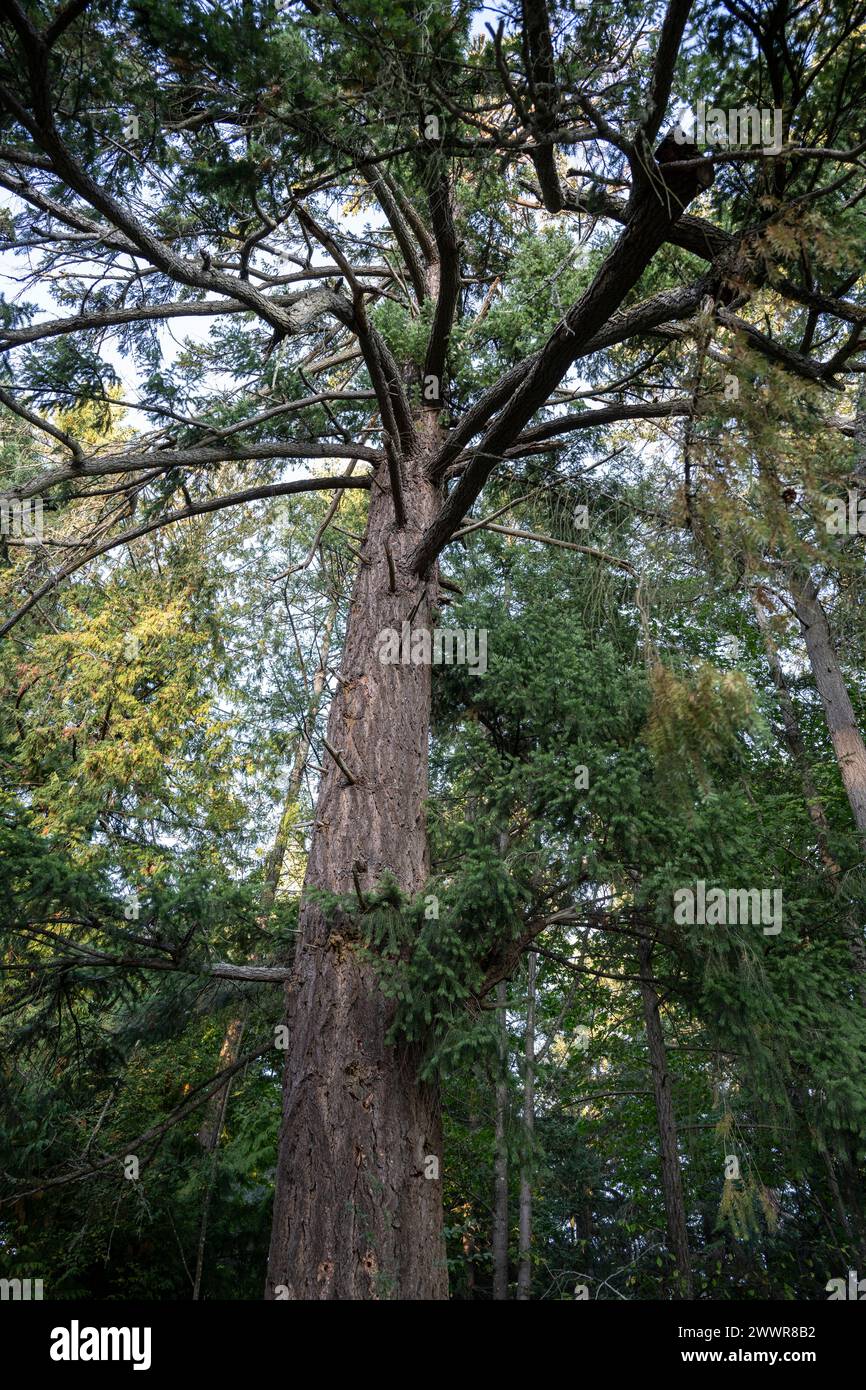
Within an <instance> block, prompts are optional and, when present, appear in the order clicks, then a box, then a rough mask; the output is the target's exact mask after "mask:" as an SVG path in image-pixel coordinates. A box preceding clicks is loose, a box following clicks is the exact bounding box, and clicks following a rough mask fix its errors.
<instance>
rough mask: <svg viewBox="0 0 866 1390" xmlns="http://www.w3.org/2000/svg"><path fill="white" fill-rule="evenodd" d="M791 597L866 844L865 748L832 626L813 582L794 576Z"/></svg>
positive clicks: (846, 787)
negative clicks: (831, 631) (840, 663)
mask: <svg viewBox="0 0 866 1390" xmlns="http://www.w3.org/2000/svg"><path fill="white" fill-rule="evenodd" d="M791 596H792V598H793V600H794V606H795V608H796V610H797V617H798V618H799V619H800V622H801V623H802V625H803V635H804V637H805V639H806V650H807V651H808V653H809V663H810V665H811V667H812V674H813V675H814V677H815V685H816V686H817V687H818V694H819V695H820V696H821V703H822V704H823V706H824V713H825V714H826V716H827V727H828V729H829V730H830V738H831V740H832V743H833V748H834V750H835V753H836V761H837V762H838V764H839V772H840V773H841V776H842V781H843V783H844V785H845V791H846V793H847V795H848V800H849V802H850V804H851V810H852V812H853V813H854V823H855V825H856V826H857V829H858V831H859V833H860V837H861V839H862V840H863V841H864V843H866V745H864V743H863V735H862V734H861V733H860V730H859V729H858V727H857V721H856V719H855V718H854V707H853V705H852V704H851V700H850V697H849V695H848V690H847V688H846V685H845V679H844V677H843V675H842V670H841V667H840V666H839V661H838V658H837V656H836V651H835V648H834V646H833V638H832V635H831V633H830V624H829V622H828V621H827V614H826V613H825V612H824V605H823V604H822V603H821V600H820V599H819V597H818V590H817V588H816V586H815V584H814V582H813V580H812V579H811V578H809V577H808V576H805V577H804V576H802V575H792V577H791Z"/></svg>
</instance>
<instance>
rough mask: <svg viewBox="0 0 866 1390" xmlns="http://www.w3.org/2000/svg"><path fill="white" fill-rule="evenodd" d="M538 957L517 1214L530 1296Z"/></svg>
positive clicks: (529, 1016) (520, 1281)
mask: <svg viewBox="0 0 866 1390" xmlns="http://www.w3.org/2000/svg"><path fill="white" fill-rule="evenodd" d="M537 969H538V957H537V956H536V954H535V952H534V951H530V952H529V960H528V980H527V987H526V1037H525V1042H524V1058H523V1147H522V1161H521V1164H520V1208H519V1215H518V1229H519V1243H520V1262H519V1264H518V1266H517V1297H518V1299H520V1300H521V1301H525V1300H526V1299H528V1298H529V1290H530V1286H531V1284H532V1146H533V1141H534V1138H535V979H536V972H537Z"/></svg>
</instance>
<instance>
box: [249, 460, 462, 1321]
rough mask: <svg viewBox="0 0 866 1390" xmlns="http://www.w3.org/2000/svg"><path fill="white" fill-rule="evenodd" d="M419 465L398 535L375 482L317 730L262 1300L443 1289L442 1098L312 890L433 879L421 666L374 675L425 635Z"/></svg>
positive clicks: (432, 498) (433, 501) (336, 917)
mask: <svg viewBox="0 0 866 1390" xmlns="http://www.w3.org/2000/svg"><path fill="white" fill-rule="evenodd" d="M421 464H422V460H421V457H420V456H418V457H416V458H414V459H412V460H408V461H404V464H403V470H404V479H403V481H404V484H405V488H406V496H407V497H408V498H410V499H411V506H410V516H409V518H408V520H407V523H406V525H405V527H403V528H402V529H398V528H397V526H396V525H395V521H394V503H393V500H392V497H391V492H390V488H389V486H388V483H387V480H386V479H385V478H383V477H381V476H378V475H377V476H376V478H375V479H374V483H373V487H372V489H371V493H370V511H369V518H368V523H367V531H366V535H365V540H364V546H363V559H362V563H361V565H360V567H359V572H358V576H357V579H356V582H355V589H354V593H353V596H352V603H351V607H350V614H349V621H348V628H347V632H346V639H345V645H344V650H343V662H342V671H341V676H340V681H339V690H338V692H337V694H336V696H335V698H334V700H333V703H332V705H331V711H330V717H329V721H328V736H327V741H328V744H329V746H330V749H333V750H335V752H336V753H337V755H338V757H339V760H340V763H341V764H342V767H341V766H340V765H339V764H338V763H337V762H336V761H335V759H334V757H333V755H332V754H330V753H326V755H325V756H326V758H327V760H328V762H327V767H326V770H325V773H324V775H323V776H322V779H321V783H320V787H319V795H318V802H317V807H316V815H315V825H314V829H313V834H312V841H311V848H310V857H309V861H308V865H307V876H306V882H305V892H304V902H303V905H302V909H301V915H300V923H299V936H298V944H297V949H296V954H295V964H294V972H293V978H292V980H291V981H290V983H289V986H288V987H287V999H286V1005H287V1008H286V1015H287V1024H288V1030H289V1048H288V1052H287V1055H286V1065H285V1074H284V1086H283V1122H282V1129H281V1135H280V1145H279V1155H278V1161H277V1174H276V1192H275V1198H274V1219H273V1230H272V1236H271V1250H270V1258H269V1268H268V1277H267V1286H266V1297H268V1298H275V1297H277V1298H284V1297H288V1298H293V1299H382V1298H397V1299H425V1298H430V1299H441V1298H445V1297H447V1288H448V1281H447V1272H446V1265H445V1252H444V1243H443V1221H442V1191H441V1184H440V1181H439V1179H438V1177H427V1176H425V1166H426V1165H425V1157H426V1156H428V1155H429V1156H435V1157H436V1158H437V1159H439V1160H440V1162H441V1155H442V1133H441V1116H440V1107H439V1097H438V1091H437V1089H436V1087H435V1086H433V1085H432V1084H423V1083H421V1082H419V1081H418V1079H417V1066H418V1061H419V1051H418V1048H417V1046H415V1045H407V1044H402V1043H398V1044H397V1045H395V1046H388V1045H387V1044H386V1041H385V1039H386V1035H387V1033H388V1030H389V1026H390V1024H391V1022H392V1019H393V1006H392V1005H391V1004H390V1003H389V1001H388V1000H387V999H386V998H385V996H384V994H383V993H382V990H381V988H380V986H379V980H378V976H377V972H376V969H375V965H374V964H373V963H371V962H370V961H369V960H368V959H365V957H364V954H363V953H362V952H360V951H359V950H358V949H356V942H355V939H354V938H355V936H356V926H355V924H354V923H353V920H352V918H351V916H349V915H348V914H343V915H340V914H333V913H330V914H329V913H326V912H325V911H324V910H323V907H322V905H321V903H320V902H317V901H316V900H314V899H311V898H310V896H309V891H308V890H309V889H311V888H312V889H317V890H325V891H327V892H329V893H332V894H340V895H348V894H351V893H352V891H353V882H354V879H353V870H354V873H355V874H356V875H357V877H358V880H359V882H363V883H365V884H366V885H368V886H373V885H375V884H376V883H377V882H378V881H379V880H380V879H381V877H382V875H383V874H384V873H385V872H386V871H390V873H391V874H393V875H394V877H395V878H396V880H397V882H398V883H399V885H400V887H401V889H402V890H403V892H404V893H407V894H415V893H417V892H419V891H420V889H421V888H422V887H423V885H424V883H425V881H426V879H427V876H428V856H427V836H426V827H425V819H424V803H425V798H426V795H427V740H428V733H429V722H430V691H431V675H430V667H429V665H427V664H419V665H383V664H382V662H381V660H380V644H379V642H377V635H378V634H380V633H381V632H383V630H385V629H387V628H391V629H396V631H397V632H398V633H400V631H401V625H402V623H403V622H404V621H406V620H407V619H409V618H410V617H411V618H412V620H413V622H414V624H415V626H416V627H421V626H428V627H429V626H430V618H431V611H432V610H431V597H432V598H433V599H435V596H436V581H435V579H433V580H429V581H427V582H426V583H425V582H424V581H421V580H419V579H418V578H417V577H416V576H415V575H413V574H412V573H411V572H410V570H409V569H408V566H407V565H406V564H405V558H406V556H407V555H408V554H409V552H410V551H411V549H412V547H413V546H414V545H416V544H417V543H418V540H419V538H420V534H421V531H422V529H423V527H424V526H425V525H426V524H427V523H429V521H430V520H431V519H432V517H433V515H434V511H435V508H436V506H437V503H438V501H439V498H438V496H437V493H436V490H435V489H434V488H433V487H432V486H431V485H430V483H429V482H428V481H427V479H426V477H425V476H424V474H423V471H422V466H421ZM389 556H390V561H389ZM347 772H348V776H347V775H346V774H347Z"/></svg>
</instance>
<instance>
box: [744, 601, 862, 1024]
mask: <svg viewBox="0 0 866 1390" xmlns="http://www.w3.org/2000/svg"><path fill="white" fill-rule="evenodd" d="M752 606H753V608H754V610H755V616H756V618H757V620H758V627H759V628H760V630H761V635H762V637H763V639H764V648H765V650H766V653H767V662H768V664H769V667H770V675H771V676H772V678H773V684H774V686H775V687H776V694H777V696H778V700H779V709H780V711H781V714H782V729H783V733H784V739H785V743H786V744H787V747H788V751H789V753H790V754H791V757H792V758H793V760H794V762H795V763H796V765H797V768H798V770H799V773H800V780H801V782H802V784H803V797H804V799H805V802H806V806H807V808H808V811H809V816H810V818H811V820H812V824H813V825H814V827H815V842H816V844H817V846H818V853H819V854H820V856H821V863H822V864H823V866H824V871H825V874H826V878H827V884H828V887H829V889H830V892H831V893H832V894H833V897H834V898H838V897H839V895H840V883H839V876H840V874H841V867H840V865H839V864H838V863H837V862H836V860H835V859H834V858H833V854H832V852H831V850H830V840H829V835H830V823H829V821H828V819H827V812H826V810H825V809H824V803H823V802H822V800H821V798H820V796H819V795H818V788H817V787H816V786H815V779H814V777H813V776H812V769H811V767H810V766H809V759H808V758H807V756H806V746H805V744H804V742H803V735H802V733H801V730H800V722H799V720H798V718H797V711H796V709H795V708H794V702H793V700H792V699H791V692H790V691H789V689H788V683H787V681H786V680H785V673H784V671H783V669H782V663H781V661H780V660H779V652H778V649H777V647H776V643H775V640H774V638H773V633H772V630H771V628H770V624H769V622H768V620H767V613H766V609H765V608H764V606H763V604H762V603H761V600H760V598H759V597H758V595H757V594H753V595H752ZM840 921H841V925H842V931H843V933H844V935H845V938H846V940H847V942H848V949H849V953H850V956H851V964H852V965H853V967H854V971H855V974H856V978H857V988H858V991H859V994H860V999H861V1002H862V1003H863V1005H864V1006H866V942H864V940H863V928H862V927H861V926H860V924H859V923H858V921H857V917H856V914H855V913H854V912H853V911H852V909H851V908H849V907H847V906H845V907H843V909H842V911H841V913H840Z"/></svg>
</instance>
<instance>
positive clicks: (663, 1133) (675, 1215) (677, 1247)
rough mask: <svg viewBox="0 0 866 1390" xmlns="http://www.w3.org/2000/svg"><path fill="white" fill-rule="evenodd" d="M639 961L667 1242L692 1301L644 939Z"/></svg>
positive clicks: (673, 1133)
mask: <svg viewBox="0 0 866 1390" xmlns="http://www.w3.org/2000/svg"><path fill="white" fill-rule="evenodd" d="M638 958H639V960H640V973H641V984H640V992H641V997H642V999H643V1011H644V1019H645V1021H646V1037H647V1046H648V1049H649V1060H650V1070H651V1072H652V1082H653V1091H654V1092H655V1100H656V1115H657V1116H658V1125H659V1138H660V1140H661V1173H662V1192H663V1194H664V1202H665V1216H666V1218H667V1228H668V1240H669V1242H670V1248H671V1253H672V1255H673V1257H674V1259H675V1260H676V1266H677V1272H678V1274H679V1288H678V1290H677V1292H678V1295H679V1297H680V1298H692V1297H693V1285H692V1262H691V1254H690V1252H689V1235H688V1226H687V1224H686V1205H685V1201H684V1199H683V1182H682V1174H681V1173H680V1155H679V1147H678V1144H677V1124H676V1120H675V1118H674V1107H673V1099H672V1097H671V1078H670V1073H669V1071H668V1059H667V1049H666V1047H665V1040H664V1034H663V1032H662V1024H661V1018H660V1016H659V997H658V994H657V993H656V990H655V986H654V985H653V983H652V947H651V945H650V943H649V941H647V940H645V939H644V940H642V941H640V942H639V943H638Z"/></svg>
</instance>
